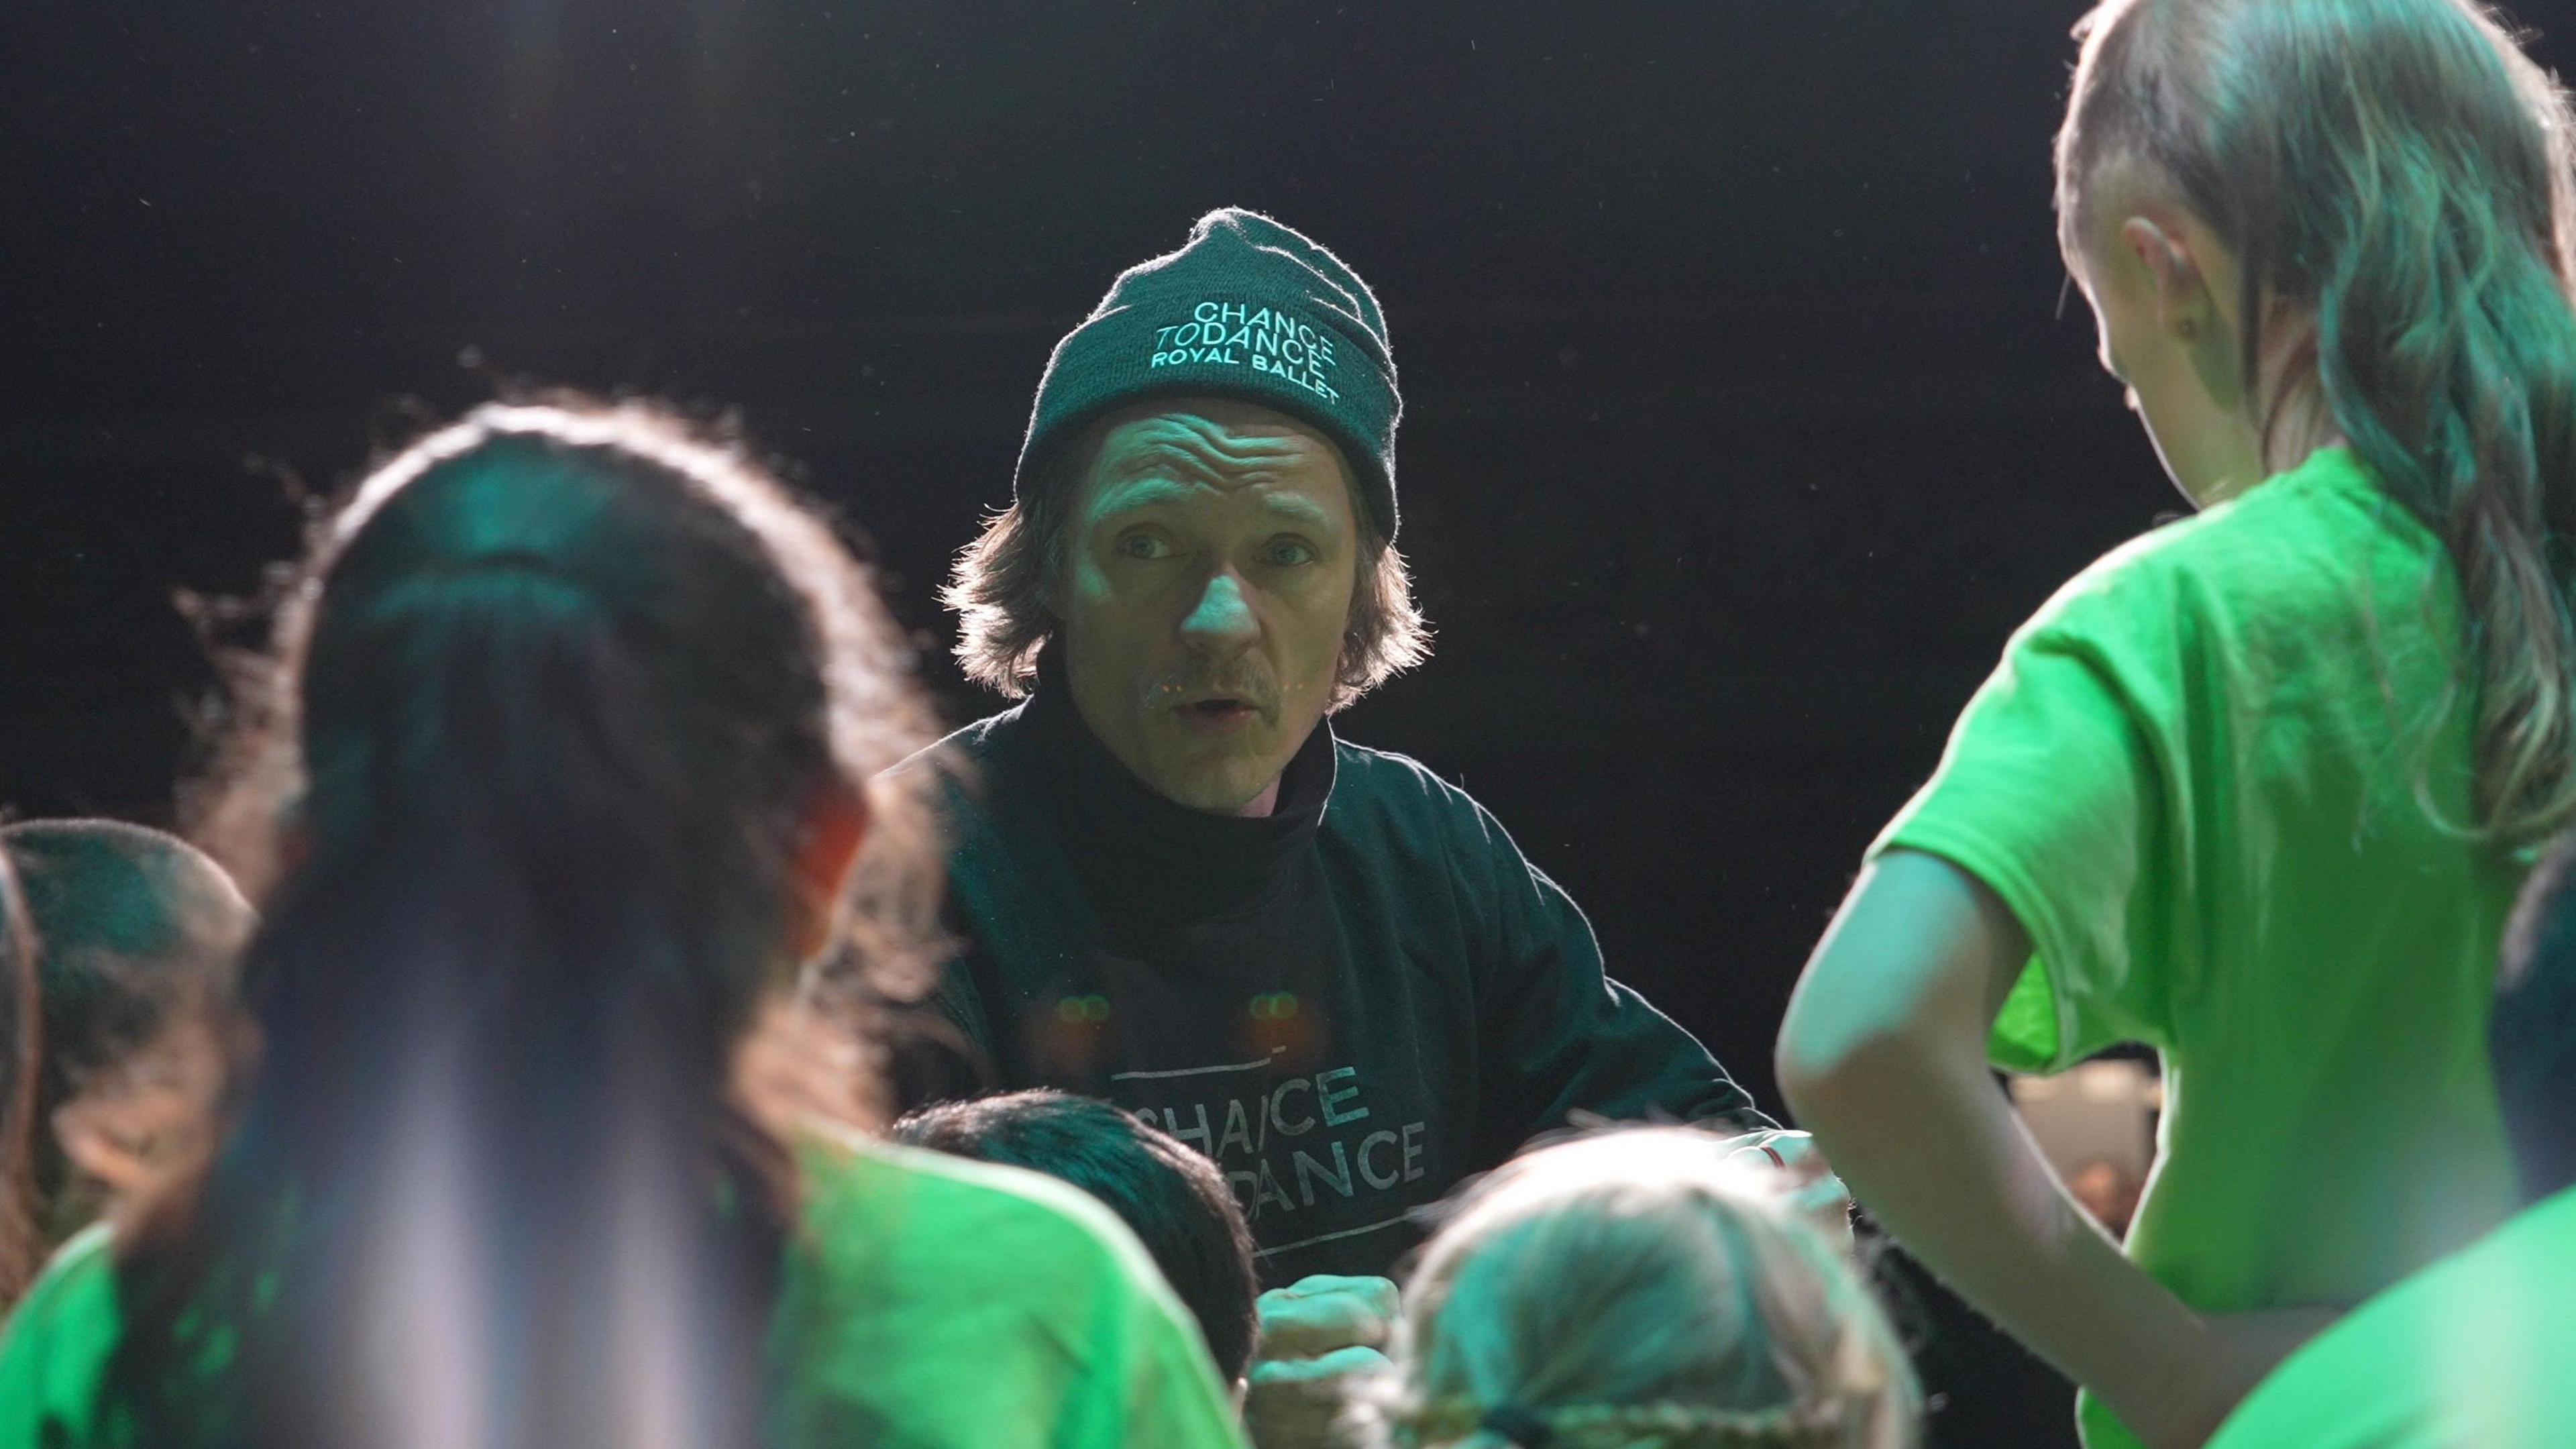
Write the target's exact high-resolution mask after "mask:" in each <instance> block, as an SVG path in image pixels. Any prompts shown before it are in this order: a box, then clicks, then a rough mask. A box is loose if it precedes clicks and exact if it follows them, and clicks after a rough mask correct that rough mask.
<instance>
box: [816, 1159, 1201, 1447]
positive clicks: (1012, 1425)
mask: <svg viewBox="0 0 2576 1449" xmlns="http://www.w3.org/2000/svg"><path fill="white" fill-rule="evenodd" d="M801 1162H802V1164H803V1167H804V1176H805V1182H806V1190H807V1203H806V1209H805V1214H804V1217H805V1224H806V1234H805V1237H804V1239H803V1241H802V1242H801V1243H800V1244H799V1245H798V1246H797V1247H796V1248H795V1249H793V1250H792V1251H791V1255H790V1258H789V1271H788V1278H787V1284H786V1292H785V1295H784V1297H783V1299H782V1301H781V1304H780V1312H779V1317H778V1320H777V1322H776V1325H775V1328H774V1330H773V1331H774V1332H775V1333H776V1334H777V1335H778V1338H777V1340H776V1342H777V1348H778V1352H779V1353H780V1355H781V1357H782V1363H783V1366H784V1367H785V1368H786V1370H787V1379H788V1392H787V1398H786V1400H785V1404H784V1406H783V1407H784V1419H783V1421H782V1422H781V1423H780V1424H779V1425H778V1427H779V1429H780V1430H781V1431H782V1432H781V1433H780V1434H779V1438H780V1441H781V1442H784V1443H788V1444H793V1445H799V1446H806V1445H810V1446H813V1449H824V1446H828V1445H836V1444H843V1443H872V1444H884V1445H888V1446H915V1445H917V1446H924V1449H983V1446H990V1449H1022V1446H1053V1449H1113V1446H1121V1445H1134V1444H1153V1445H1168V1446H1171V1449H1236V1446H1239V1445H1240V1444H1241V1443H1242V1439H1241V1429H1240V1427H1239V1425H1238V1424H1237V1422H1236V1420H1235V1417H1234V1413H1233V1409H1232V1406H1231V1404H1230V1403H1229V1402H1228V1401H1227V1399H1226V1396H1225V1394H1224V1391H1223V1390H1222V1389H1221V1388H1220V1387H1219V1385H1218V1384H1217V1382H1216V1370H1215V1367H1214V1365H1213V1364H1211V1363H1210V1361H1209V1359H1208V1354H1207V1348H1206V1346H1205V1343H1204V1342H1203V1340H1202V1339H1201V1338H1200V1336H1199V1332H1198V1329H1197V1327H1196V1325H1195V1324H1193V1323H1191V1322H1190V1321H1189V1320H1188V1318H1187V1315H1186V1313H1185V1311H1184V1310H1183V1309H1182V1308H1181V1307H1180V1305H1179V1302H1178V1300H1176V1299H1175V1298H1173V1296H1172V1293H1171V1290H1170V1289H1169V1288H1168V1287H1167V1286H1165V1284H1164V1283H1163V1281H1162V1277H1161V1274H1160V1273H1159V1272H1158V1271H1157V1270H1156V1269H1155V1267H1154V1264H1153V1260H1152V1259H1151V1258H1150V1257H1148V1256H1147V1255H1146V1253H1145V1250H1144V1248H1143V1247H1142V1246H1141V1245H1140V1244H1138V1243H1137V1242H1136V1240H1135V1237H1134V1235H1133V1234H1131V1233H1130V1232H1128V1231H1127V1228H1126V1226H1125V1225H1124V1224H1123V1223H1121V1222H1119V1221H1118V1220H1117V1218H1116V1217H1114V1216H1112V1215H1111V1214H1110V1212H1109V1211H1108V1210H1107V1209H1106V1208H1103V1207H1102V1206H1101V1205H1100V1204H1099V1203H1098V1202H1096V1201H1094V1200H1092V1199H1091V1198H1089V1197H1087V1196H1085V1195H1084V1194H1083V1193H1081V1192H1080V1191H1078V1190H1076V1189H1074V1188H1072V1187H1069V1186H1067V1185H1065V1184H1063V1183H1060V1182H1057V1181H1055V1180H1054V1179H1051V1178H1045V1177H1041V1176H1039V1175H1037V1174H1035V1173H1027V1172H1021V1171H1017V1170H1015V1169H1011V1168H1003V1167H994V1166H991V1165H988V1164H984V1163H973V1162H961V1161H958V1160H956V1159H952V1158H947V1157H942V1156H939V1155H937V1154H932V1153H924V1152H917V1151H913V1150H910V1149H906V1148H900V1147H894V1146H889V1145H887V1144H883V1143H875V1142H864V1143H862V1142H843V1141H841V1140H839V1139H834V1140H833V1141H830V1142H818V1143H815V1144H813V1145H811V1146H809V1147H808V1149H807V1150H806V1151H805V1152H804V1153H803V1154H802V1155H801Z"/></svg>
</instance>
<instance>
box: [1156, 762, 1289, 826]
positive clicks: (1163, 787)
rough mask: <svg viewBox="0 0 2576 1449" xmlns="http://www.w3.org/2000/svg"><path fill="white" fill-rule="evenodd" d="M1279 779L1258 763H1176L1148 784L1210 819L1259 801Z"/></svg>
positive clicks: (1157, 774)
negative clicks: (1199, 811)
mask: <svg viewBox="0 0 2576 1449" xmlns="http://www.w3.org/2000/svg"><path fill="white" fill-rule="evenodd" d="M1282 768H1284V764H1283V766H1282ZM1277 778H1279V770H1278V769H1270V768H1265V767H1264V766H1263V763H1262V762H1261V761H1260V760H1258V759H1231V760H1219V761H1206V760H1200V761H1190V762H1186V763H1184V762H1180V761H1174V762H1172V763H1171V764H1170V765H1169V766H1167V767H1166V768H1162V769H1158V770H1156V771H1155V772H1154V774H1153V777H1152V778H1150V779H1148V780H1147V781H1146V782H1145V783H1146V784H1148V785H1151V786H1153V787H1154V790H1155V792H1156V793H1157V794H1160V795H1161V796H1162V797H1163V798H1164V799H1166V800H1169V801H1171V802H1172V803H1173V804H1175V805H1186V806H1188V807H1189V808H1190V809H1192V810H1204V811H1206V812H1207V813H1209V814H1211V815H1232V814H1235V813H1237V812H1238V811H1240V810H1242V809H1243V807H1245V806H1246V805H1249V804H1251V803H1252V802H1253V801H1255V800H1258V799H1260V798H1261V792H1262V791H1264V790H1267V789H1269V788H1270V782H1271V781H1273V780H1275V779H1277Z"/></svg>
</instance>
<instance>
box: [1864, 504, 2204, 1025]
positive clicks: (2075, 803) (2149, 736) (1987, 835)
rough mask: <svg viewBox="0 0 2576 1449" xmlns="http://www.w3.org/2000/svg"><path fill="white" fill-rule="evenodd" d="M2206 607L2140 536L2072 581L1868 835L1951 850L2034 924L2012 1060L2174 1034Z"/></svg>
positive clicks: (2016, 1002) (2014, 1003)
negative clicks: (2197, 668) (2170, 1006)
mask: <svg viewBox="0 0 2576 1449" xmlns="http://www.w3.org/2000/svg"><path fill="white" fill-rule="evenodd" d="M2180 526H2188V525H2180ZM2152 537H2153V535H2150V538H2152ZM2194 612H2195V607H2194V602H2193V595H2192V592H2191V591H2190V590H2188V589H2184V588H2178V587H2175V585H2174V581H2173V580H2172V579H2171V578H2169V577H2168V576H2167V573H2166V571H2165V570H2163V569H2161V568H2158V567H2155V566H2154V561H2153V560H2151V559H2149V558H2144V557H2141V556H2140V553H2139V551H2137V550H2136V549H2135V548H2134V547H2133V548H2131V549H2123V550H2120V551H2118V552H2115V553H2113V554H2111V555H2110V556H2108V557H2106V558H2105V559H2103V560H2102V561H2101V562H2100V563H2098V564H2096V565H2095V566H2094V567H2092V568H2091V569H2088V570H2086V571H2085V572H2084V573H2083V574H2081V575H2079V576H2077V577H2076V579H2075V580H2074V581H2073V582H2071V583H2069V584H2068V585H2067V586H2066V587H2065V588H2064V589H2061V590H2060V591H2059V592H2058V594H2057V596H2056V597H2054V598H2052V599H2051V600H2050V601H2049V602H2048V604H2047V605H2046V606H2045V607H2043V608H2042V609H2041V610H2040V612H2039V613H2038V614H2037V615H2036V616H2034V617H2033V618H2032V619H2031V621H2030V622H2029V623H2028V624H2026V625H2024V626H2023V627H2022V629H2021V630H2020V631H2019V632H2018V633H2016V634H2015V635H2014V636H2013V639H2012V642H2011V643H2010V645H2009V646H2007V648H2006V650H2005V654H2004V659H2003V663H2002V665H2001V666H2000V667H1999V668H1997V669H1996V670H1995V672H1994V674H1993V675H1992V676H1991V677H1989V678H1988V679H1987V681H1986V682H1985V684H1984V686H1983V687H1981V688H1980V689H1979V690H1978V691H1977V694H1976V697H1975V698H1974V699H1973V700H1971V701H1970V702H1969V704H1968V707H1967V710H1966V711H1965V712H1964V713H1963V714H1962V715H1961V716H1960V718H1959V722H1958V724H1957V726H1956V728H1955V729H1954V730H1953V731H1952V733H1951V736H1950V742H1949V746H1948V748H1947V750H1946V751H1945V752H1944V753H1943V756H1942V760H1941V765H1940V768H1939V769H1938V770H1937V771H1936V772H1935V773H1934V775H1933V777H1932V780H1931V782H1930V783H1929V784H1927V785H1925V786H1924V787H1923V789H1922V790H1921V791H1920V792H1919V793H1918V794H1917V795H1916V796H1915V798H1914V800H1913V801H1912V803H1910V804H1909V805H1908V806H1907V807H1906V808H1905V810H1904V811H1903V812H1902V813H1900V814H1899V815H1898V816H1897V818H1896V819H1895V820H1894V821H1893V822H1891V823H1890V824H1889V826H1888V827H1887V829H1886V830H1885V831H1884V832H1882V833H1881V835H1880V837H1879V839H1878V841H1877V842H1876V843H1875V844H1874V845H1872V846H1871V848H1870V855H1871V856H1872V857H1873V858H1875V857H1876V856H1877V855H1879V854H1881V853H1882V852H1885V851H1887V850H1891V849H1898V848H1903V849H1908V850H1919V851H1923V852H1925V853H1927V854H1931V855H1936V856H1939V857H1941V858H1943V859H1945V860H1948V861H1949V862H1951V863H1952V864H1954V865H1956V866H1958V867H1959V868H1961V869H1962V870H1965V871H1967V872H1968V873H1969V874H1970V875H1973V876H1975V877H1976V878H1977V879H1978V880H1980V881H1982V882H1984V883H1985V885H1986V886H1987V887H1988V888H1989V889H1991V890H1992V891H1994V892H1995V894H1996V895H1997V896H1999V897H2001V898H2002V900H2003V902H2004V904H2005V905H2006V906H2008V907H2009V908H2010V909H2011V911H2012V913H2013V915H2014V917H2015V918H2016V919H2018V920H2019V921H2020V922H2021V925H2022V928H2023V929H2024V930H2025V931H2027V932H2028V933H2029V935H2030V940H2031V951H2032V959H2031V961H2030V964H2029V965H2028V966H2027V967H2025V968H2024V970H2023V972H2022V976H2021V978H2020V980H2019V981H2018V982H2017V983H2016V984H2015V985H2014V987H2013V990H2012V993H2011V995H2010V997H2009V998H2008V999H2007V1001H2006V1003H2005V1006H2004V1010H2003V1012H2002V1014H2001V1015H2000V1016H1999V1017H1998V1018H1997V1019H1996V1022H1995V1027H1994V1032H1993V1035H1992V1038H1991V1041H1990V1043H1989V1049H1990V1052H1991V1054H1992V1055H1993V1057H1994V1059H1995V1060H1996V1062H1997V1063H1998V1064H1999V1065H2002V1066H2006V1067H2010V1068H2013V1069H2016V1070H2021V1071H2051V1070H2055V1069H2057V1068H2060V1067H2063V1066H2066V1065H2069V1064H2071V1063H2073V1062H2075V1061H2078V1060H2080V1059H2082V1058H2083V1057H2085V1056H2088V1055H2090V1054H2091V1053H2093V1052H2095V1051H2098V1050H2100V1049H2101V1048H2103V1047H2105V1046H2108V1045H2111V1044H2112V1043H2114V1042H2119V1041H2146V1042H2161V1041H2162V1040H2163V1039H2164V1036H2165V1024H2164V1023H2165V1017H2164V1003H2165V1000H2166V996H2167V992H2168V991H2169V989H2170V987H2171V985H2172V983H2171V982H2170V981H2169V980H2168V979H2167V977H2168V975H2169V973H2170V972H2172V971H2173V970H2175V969H2177V967H2178V965H2179V964H2180V957H2181V954H2182V953H2180V952H2179V951H2177V950H2176V947H2177V946H2178V945H2180V944H2181V943H2182V942H2183V940H2184V938H2185V927H2184V923H2185V922H2187V921H2189V920H2190V919H2191V916H2190V910H2191V905H2190V902H2189V901H2188V900H2187V899H2186V898H2185V897H2186V894H2187V890H2186V887H2187V882H2188V878H2189V875H2188V871H2187V870H2186V869H2185V868H2184V860H2183V852H2184V851H2185V849H2186V837H2187V834H2188V831H2189V826H2190V823H2191V822H2190V819H2189V806H2188V802H2187V800H2185V799H2184V798H2183V797H2182V795H2181V792H2179V791H2177V790H2176V789H2175V788H2174V783H2175V780H2176V777H2177V776H2178V775H2179V774H2180V773H2181V772H2183V771H2184V770H2186V769H2188V767H2189V766H2188V762H2187V761H2185V760H2183V759H2181V758H2178V756H2179V755H2180V753H2181V752H2182V750H2183V744H2182V734H2183V732H2182V728H2181V723H2180V722H2181V721H2182V719H2183V717H2184V708H2185V701H2184V698H2183V695H2184V694H2185V692H2186V689H2187V681H2188V680H2189V679H2190V677H2191V675H2192V673H2193V671H2192V668H2191V667H2190V660H2189V658H2188V656H2189V655H2190V654H2191V653H2192V652H2193V650H2194V647H2195V636H2196V634H2197V631H2198V621H2197V620H2196V619H2195V618H2194Z"/></svg>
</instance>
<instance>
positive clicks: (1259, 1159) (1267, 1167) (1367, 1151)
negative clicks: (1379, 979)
mask: <svg viewBox="0 0 2576 1449" xmlns="http://www.w3.org/2000/svg"><path fill="white" fill-rule="evenodd" d="M1277 1060H1278V1053H1276V1052H1274V1053H1273V1055H1272V1056H1268V1057H1263V1058H1260V1059H1258V1060H1254V1061H1247V1062H1225V1063H1219V1064H1217V1065H1214V1066H1205V1067H1182V1068H1178V1069H1175V1070H1169V1071H1160V1072H1116V1073H1112V1074H1111V1076H1110V1078H1109V1081H1110V1083H1111V1089H1112V1091H1113V1092H1114V1093H1115V1094H1116V1096H1117V1098H1118V1100H1119V1101H1120V1102H1121V1103H1122V1104H1124V1105H1125V1106H1126V1107H1127V1109H1128V1110H1129V1111H1131V1112H1133V1113H1135V1114H1136V1115H1137V1116H1138V1117H1139V1118H1141V1119H1143V1120H1144V1121H1147V1122H1150V1123H1152V1124H1153V1125H1154V1126H1157V1127H1160V1128H1162V1129H1163V1130H1164V1131H1166V1132H1169V1133H1170V1134H1172V1135H1173V1136H1174V1137H1177V1138H1179V1139H1180V1140H1181V1141H1183V1142H1186V1143H1188V1144H1189V1145H1190V1146H1192V1147H1194V1148H1196V1149H1198V1150H1199V1151H1200V1152H1203V1153H1205V1154H1207V1156H1208V1157H1209V1158H1211V1159H1213V1160H1214V1161H1215V1163H1216V1165H1217V1167H1218V1168H1219V1169H1220V1170H1222V1171H1223V1172H1224V1173H1225V1178H1226V1181H1227V1182H1228V1183H1229V1184H1231V1185H1232V1186H1233V1188H1234V1195H1235V1198H1236V1200H1237V1201H1238V1202H1240V1203H1242V1204H1243V1211H1244V1214H1245V1215H1246V1216H1247V1217H1249V1218H1251V1220H1252V1222H1253V1224H1254V1232H1255V1234H1256V1235H1257V1236H1258V1237H1259V1238H1260V1239H1261V1241H1262V1243H1263V1244H1264V1246H1263V1248H1262V1250H1261V1252H1260V1253H1259V1254H1258V1256H1260V1257H1264V1258H1267V1257H1270V1256H1273V1255H1275V1254H1278V1253H1284V1252H1288V1251H1290V1250H1292V1249H1296V1248H1303V1247H1309V1246H1312V1245H1314V1244H1316V1243H1320V1242H1327V1241H1331V1240H1333V1239H1337V1238H1346V1237H1354V1236H1357V1235H1359V1234H1362V1233H1371V1232H1376V1231H1378V1230H1380V1229H1383V1228H1391V1227H1393V1226H1395V1225H1396V1224H1398V1223H1401V1222H1403V1221H1404V1220H1405V1215H1406V1210H1407V1208H1408V1207H1410V1206H1411V1204H1412V1203H1413V1202H1414V1201H1416V1200H1417V1198H1418V1197H1419V1195H1420V1192H1421V1189H1418V1188H1414V1189H1412V1190H1410V1191H1408V1187H1409V1185H1411V1184H1417V1183H1420V1182H1422V1181H1423V1180H1424V1179H1425V1178H1426V1177H1428V1176H1429V1175H1430V1172H1431V1160H1430V1154H1431V1143H1430V1125H1429V1124H1428V1123H1427V1122H1398V1121H1395V1120H1393V1119H1392V1118H1391V1117H1389V1116H1387V1115H1386V1112H1385V1108H1386V1103H1384V1102H1383V1101H1376V1100H1372V1094H1371V1092H1370V1090H1369V1084H1368V1081H1367V1079H1366V1077H1365V1076H1364V1075H1363V1074H1362V1072H1361V1071H1360V1069H1359V1068H1357V1067H1350V1066H1340V1067H1328V1068H1326V1069H1324V1070H1322V1071H1318V1072H1305V1073H1300V1074H1299V1075H1296V1076H1289V1077H1283V1076H1280V1075H1278V1074H1277V1068H1276V1065H1275V1063H1276V1062H1277ZM1354 1215H1356V1216H1359V1217H1362V1218H1363V1219H1364V1220H1365V1221H1363V1222H1362V1223H1361V1225H1360V1226H1357V1227H1341V1228H1332V1227H1329V1226H1328V1224H1329V1223H1342V1222H1348V1221H1349V1220H1350V1219H1351V1218H1352V1217H1353V1216H1354ZM1301 1220H1302V1221H1311V1222H1313V1223H1314V1224H1315V1225H1316V1228H1317V1231H1315V1232H1314V1233H1312V1234H1301V1233H1299V1232H1298V1227H1299V1225H1300V1222H1301Z"/></svg>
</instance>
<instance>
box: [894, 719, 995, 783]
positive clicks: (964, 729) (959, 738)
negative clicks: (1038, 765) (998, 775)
mask: <svg viewBox="0 0 2576 1449" xmlns="http://www.w3.org/2000/svg"><path fill="white" fill-rule="evenodd" d="M1026 708H1027V706H1026V704H1024V703H1023V704H1016V705H1013V706H1012V707H1010V708H1009V709H1006V710H1003V711H1001V712H1000V713H998V714H988V715H986V716H984V717H983V718H982V719H979V720H976V721H975V722H974V723H972V724H968V725H962V726H960V727H958V728H957V729H954V730H951V731H949V732H948V733H947V734H945V735H942V736H941V737H940V738H939V739H938V740H937V741H935V742H933V743H931V744H929V745H925V746H923V747H922V748H920V749H918V750H915V751H913V752H912V753H911V754H909V755H907V756H905V757H904V758H903V759H901V760H899V761H897V762H896V763H894V764H893V765H891V766H889V767H887V769H886V773H887V774H888V775H891V776H903V775H912V774H918V773H922V772H925V771H927V772H944V773H948V774H950V775H952V776H953V775H954V773H955V769H956V766H957V765H958V763H959V762H961V761H963V762H967V763H971V764H974V765H978V766H981V765H984V764H986V763H988V762H989V761H991V760H992V759H993V758H994V757H995V756H996V755H998V754H1003V753H1006V752H1007V751H1008V750H1009V748H1010V742H1011V740H1012V739H1013V738H1015V737H1016V736H1017V734H1018V731H1019V724H1020V717H1021V715H1022V713H1023V712H1024V711H1025V710H1026Z"/></svg>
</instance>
